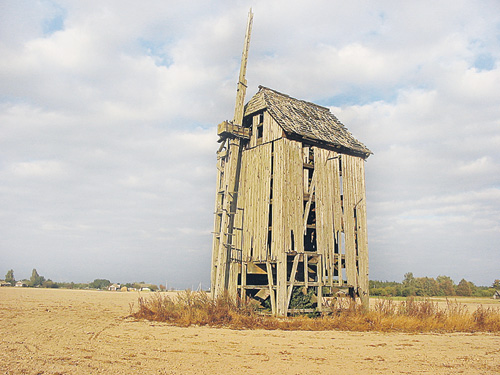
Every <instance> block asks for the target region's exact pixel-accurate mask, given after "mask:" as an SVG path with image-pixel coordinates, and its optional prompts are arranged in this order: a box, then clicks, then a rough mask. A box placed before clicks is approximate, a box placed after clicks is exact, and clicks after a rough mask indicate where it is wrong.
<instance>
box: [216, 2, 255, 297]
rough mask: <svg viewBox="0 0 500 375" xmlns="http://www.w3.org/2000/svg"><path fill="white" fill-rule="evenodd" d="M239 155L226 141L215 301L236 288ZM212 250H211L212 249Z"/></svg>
mask: <svg viewBox="0 0 500 375" xmlns="http://www.w3.org/2000/svg"><path fill="white" fill-rule="evenodd" d="M252 21H253V13H252V9H250V12H249V13H248V22H247V29H246V33H245V44H244V46H243V54H242V57H241V66H240V76H239V79H238V87H237V92H236V105H235V108H234V117H233V125H238V126H241V125H242V123H243V112H244V105H245V94H246V88H247V81H246V78H245V75H246V68H247V61H248V49H249V47H250V34H251V32H252ZM241 151H242V142H241V139H240V138H239V137H237V136H236V137H232V139H230V140H229V141H228V150H227V154H226V155H227V156H226V162H225V170H224V173H223V183H222V186H223V189H224V195H223V202H222V212H221V215H220V217H217V216H216V220H220V224H221V225H220V236H219V243H218V247H219V248H218V250H216V249H215V248H214V252H215V251H217V257H216V258H217V261H216V262H214V263H216V265H217V270H216V272H215V274H214V272H213V275H212V276H213V277H212V280H215V285H212V290H213V296H214V297H218V296H220V295H222V294H223V293H224V292H225V291H227V290H234V291H236V290H237V289H236V288H230V285H229V282H230V280H231V278H230V275H231V274H234V270H232V267H233V268H234V267H235V265H234V264H233V263H234V262H232V261H231V253H232V248H233V247H234V241H233V237H234V233H233V232H234V216H235V215H236V207H237V201H238V188H239V176H240V170H241ZM214 247H215V246H214Z"/></svg>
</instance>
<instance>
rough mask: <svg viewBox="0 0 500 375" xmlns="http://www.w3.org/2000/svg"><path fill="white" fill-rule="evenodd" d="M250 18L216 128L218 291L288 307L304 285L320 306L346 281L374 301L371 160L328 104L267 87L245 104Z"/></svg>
mask: <svg viewBox="0 0 500 375" xmlns="http://www.w3.org/2000/svg"><path fill="white" fill-rule="evenodd" d="M252 18H253V15H252V13H251V11H250V13H249V17H248V25H247V32H246V37H245V47H244V50H243V56H242V61H241V69H240V79H239V82H238V92H237V99H236V107H235V114H234V118H233V121H224V122H222V123H221V124H219V126H218V134H219V136H220V139H219V142H220V143H221V145H220V147H219V150H218V152H217V174H218V178H217V189H216V200H215V224H214V239H213V252H212V276H211V283H212V293H213V296H214V297H217V296H219V295H221V294H222V293H224V292H225V291H227V292H229V294H230V295H231V296H233V297H236V296H238V295H240V296H241V297H243V298H246V297H250V298H254V299H256V300H258V301H261V302H263V303H268V304H269V305H270V306H271V308H272V311H273V313H274V314H277V315H286V314H288V313H289V312H291V310H293V308H294V306H291V299H292V294H293V293H294V292H295V291H297V290H301V291H302V292H303V293H305V294H308V295H310V296H311V301H312V305H313V306H314V307H315V308H316V309H317V310H320V311H321V309H322V308H323V307H324V304H325V303H327V301H328V297H331V296H333V295H335V294H336V293H338V292H339V291H340V290H342V289H345V290H346V291H347V292H348V293H349V294H350V296H351V297H353V298H359V299H360V300H361V301H362V302H363V303H364V304H365V305H367V304H368V241H367V231H366V198H365V179H364V161H365V159H366V158H368V156H369V155H370V154H371V151H370V150H369V149H368V148H366V146H364V145H363V144H362V143H361V142H359V141H358V140H356V139H355V138H354V137H353V136H352V135H351V133H349V132H348V131H347V129H346V128H345V126H344V125H343V124H342V123H341V122H340V121H339V120H338V119H337V118H336V117H335V116H334V115H333V114H332V113H331V112H330V111H329V109H328V108H325V107H321V106H318V105H316V104H313V103H309V102H306V101H303V100H298V99H295V98H292V97H290V96H288V95H285V94H282V93H280V92H278V91H275V90H272V89H269V88H266V87H263V86H259V92H258V93H257V94H255V95H254V96H253V97H252V98H251V99H250V101H249V102H248V103H247V105H246V106H244V99H245V90H246V80H245V71H246V65H247V57H248V47H249V42H250V32H251V26H252Z"/></svg>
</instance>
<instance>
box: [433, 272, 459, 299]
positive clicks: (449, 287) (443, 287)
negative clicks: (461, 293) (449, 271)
mask: <svg viewBox="0 0 500 375" xmlns="http://www.w3.org/2000/svg"><path fill="white" fill-rule="evenodd" d="M436 281H437V283H438V287H439V295H440V296H454V295H455V283H454V282H453V280H452V279H451V277H449V276H438V277H437V278H436Z"/></svg>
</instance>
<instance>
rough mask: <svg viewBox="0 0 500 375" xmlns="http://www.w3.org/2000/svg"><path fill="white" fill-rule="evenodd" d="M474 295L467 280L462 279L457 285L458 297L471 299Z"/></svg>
mask: <svg viewBox="0 0 500 375" xmlns="http://www.w3.org/2000/svg"><path fill="white" fill-rule="evenodd" d="M471 295H472V290H471V287H470V284H469V282H468V281H467V280H465V279H462V280H460V282H459V283H458V285H457V296H465V297H470V296H471Z"/></svg>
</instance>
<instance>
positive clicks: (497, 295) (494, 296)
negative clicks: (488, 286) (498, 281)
mask: <svg viewBox="0 0 500 375" xmlns="http://www.w3.org/2000/svg"><path fill="white" fill-rule="evenodd" d="M493 298H494V299H500V290H497V291H495V294H493Z"/></svg>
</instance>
